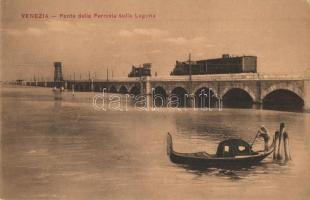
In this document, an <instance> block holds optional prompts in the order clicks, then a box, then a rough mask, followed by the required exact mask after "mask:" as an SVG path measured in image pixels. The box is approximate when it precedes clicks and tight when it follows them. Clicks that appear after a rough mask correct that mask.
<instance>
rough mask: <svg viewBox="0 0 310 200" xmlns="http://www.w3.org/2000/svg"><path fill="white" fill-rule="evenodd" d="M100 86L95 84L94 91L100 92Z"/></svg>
mask: <svg viewBox="0 0 310 200" xmlns="http://www.w3.org/2000/svg"><path fill="white" fill-rule="evenodd" d="M101 87H102V86H100V85H97V84H95V88H94V90H95V92H101Z"/></svg>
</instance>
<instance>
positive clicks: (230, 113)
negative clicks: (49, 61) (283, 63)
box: [0, 86, 310, 200]
mask: <svg viewBox="0 0 310 200" xmlns="http://www.w3.org/2000/svg"><path fill="white" fill-rule="evenodd" d="M1 90H2V92H1V105H2V107H1V117H2V119H1V165H2V170H1V179H0V180H1V182H0V183H1V196H0V198H1V199H29V200H30V199H31V200H32V199H69V200H80V199H126V200H127V199H262V198H265V199H309V196H310V171H309V167H310V157H309V153H310V147H309V145H310V113H306V112H303V113H302V112H281V111H272V110H257V109H223V110H222V111H219V110H213V111H207V110H199V111H194V110H187V111H184V110H182V111H178V110H168V109H160V110H157V111H153V112H151V111H149V112H146V111H138V110H135V109H129V111H127V112H121V111H102V110H101V111H98V110H95V109H94V108H93V106H92V98H93V96H94V93H92V92H83V93H82V92H76V93H75V95H74V96H72V93H70V92H65V93H64V94H63V99H62V100H61V101H60V100H54V94H53V92H52V91H51V89H49V88H31V87H4V86H2V89H1ZM280 122H285V123H286V126H287V129H286V130H287V132H288V133H289V136H290V147H291V154H292V158H293V160H292V161H291V162H289V163H287V164H277V163H275V162H273V161H272V158H271V157H268V158H267V159H265V160H264V161H263V163H262V164H261V165H258V166H253V167H251V168H245V169H239V170H223V169H215V168H210V169H206V170H192V169H188V168H186V167H184V166H180V165H176V164H173V163H171V162H170V160H169V159H168V157H167V154H166V135H167V132H170V133H172V136H173V141H174V148H175V150H176V151H179V152H195V151H207V152H209V153H214V152H215V151H216V147H217V144H218V142H220V141H222V140H223V139H225V138H229V137H238V138H243V139H244V140H246V141H248V142H250V141H252V139H253V137H254V136H255V134H256V130H257V129H258V128H259V126H260V125H264V126H265V127H266V128H267V129H268V130H269V131H270V133H271V132H274V131H275V130H276V129H278V127H279V123H280ZM254 147H255V148H256V149H262V148H263V142H262V141H261V140H258V141H257V142H256V143H255V146H254Z"/></svg>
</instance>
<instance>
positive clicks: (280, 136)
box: [277, 123, 285, 160]
mask: <svg viewBox="0 0 310 200" xmlns="http://www.w3.org/2000/svg"><path fill="white" fill-rule="evenodd" d="M284 128H285V125H284V123H280V131H279V143H278V152H277V160H281V159H282V156H281V141H282V137H283V132H284Z"/></svg>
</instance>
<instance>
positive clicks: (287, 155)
mask: <svg viewBox="0 0 310 200" xmlns="http://www.w3.org/2000/svg"><path fill="white" fill-rule="evenodd" d="M283 141H284V153H285V160H286V161H289V160H292V157H291V153H290V146H289V138H288V133H287V132H284V133H283Z"/></svg>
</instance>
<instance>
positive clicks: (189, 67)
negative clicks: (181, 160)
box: [171, 54, 257, 76]
mask: <svg viewBox="0 0 310 200" xmlns="http://www.w3.org/2000/svg"><path fill="white" fill-rule="evenodd" d="M256 72H257V57H256V56H231V55H229V54H223V56H222V58H214V59H207V60H198V61H190V60H188V61H184V62H180V61H176V64H175V67H174V69H173V71H172V72H171V75H173V76H179V75H202V74H231V73H256Z"/></svg>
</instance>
